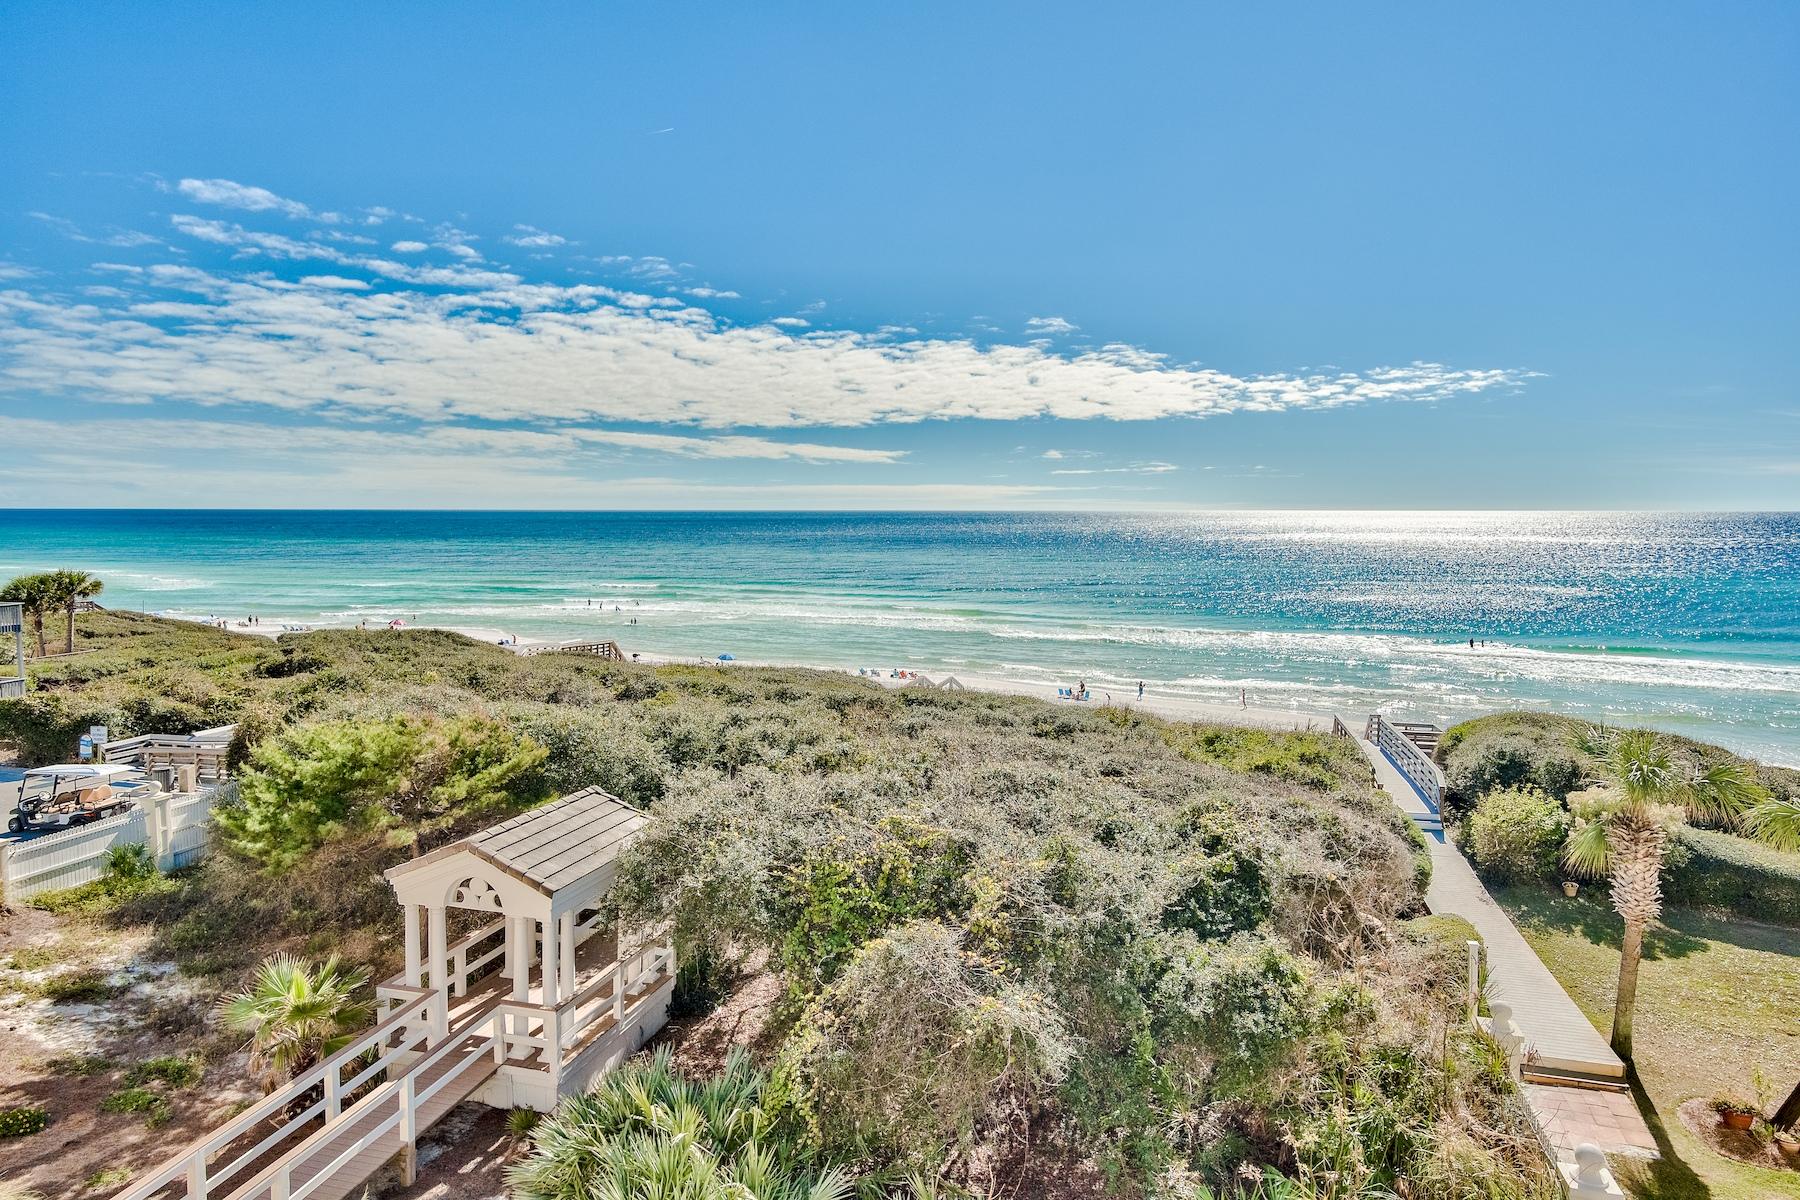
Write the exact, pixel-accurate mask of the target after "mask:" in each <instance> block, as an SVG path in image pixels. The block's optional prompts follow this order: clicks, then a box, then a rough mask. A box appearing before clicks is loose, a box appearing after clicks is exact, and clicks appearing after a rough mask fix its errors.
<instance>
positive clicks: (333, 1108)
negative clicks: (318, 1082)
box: [325, 1066, 344, 1125]
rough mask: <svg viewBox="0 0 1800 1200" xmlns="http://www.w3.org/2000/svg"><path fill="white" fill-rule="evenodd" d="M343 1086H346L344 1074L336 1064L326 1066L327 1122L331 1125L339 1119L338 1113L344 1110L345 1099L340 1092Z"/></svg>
mask: <svg viewBox="0 0 1800 1200" xmlns="http://www.w3.org/2000/svg"><path fill="white" fill-rule="evenodd" d="M343 1086H344V1078H343V1074H342V1073H341V1072H340V1071H339V1070H338V1068H337V1067H334V1066H333V1067H326V1068H325V1123H326V1124H327V1125H329V1124H331V1123H332V1122H333V1121H335V1120H337V1119H338V1113H340V1112H342V1111H343V1108H344V1104H343V1100H342V1098H341V1097H340V1096H339V1094H338V1093H339V1092H340V1091H341V1090H342V1088H343Z"/></svg>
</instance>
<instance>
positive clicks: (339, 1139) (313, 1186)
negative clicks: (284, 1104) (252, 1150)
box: [230, 1035, 499, 1200]
mask: <svg viewBox="0 0 1800 1200" xmlns="http://www.w3.org/2000/svg"><path fill="white" fill-rule="evenodd" d="M452 1036H456V1035H452ZM476 1055H478V1056H480V1059H481V1061H479V1062H472V1061H470V1059H471V1057H472V1056H476ZM459 1067H463V1068H465V1069H464V1070H463V1071H462V1073H461V1074H460V1075H458V1076H457V1078H455V1079H454V1080H452V1081H451V1082H450V1083H449V1084H448V1085H446V1086H445V1087H444V1088H442V1089H441V1090H440V1091H438V1092H437V1093H436V1094H434V1095H432V1096H431V1097H430V1098H429V1099H427V1100H426V1101H425V1102H424V1103H422V1104H420V1105H419V1106H418V1108H417V1110H416V1112H415V1114H414V1118H413V1119H414V1132H415V1136H416V1135H417V1134H422V1133H424V1132H425V1131H426V1130H427V1129H429V1128H431V1127H432V1126H433V1125H435V1124H437V1123H438V1121H439V1120H441V1119H442V1118H443V1117H444V1115H445V1114H446V1113H448V1112H449V1111H450V1110H451V1109H453V1108H455V1107H456V1106H457V1105H458V1104H460V1103H462V1101H464V1100H465V1099H467V1098H468V1097H469V1094H470V1093H472V1092H473V1091H475V1089H476V1088H478V1087H480V1086H481V1085H482V1083H483V1082H485V1081H486V1080H487V1078H488V1077H489V1076H491V1075H492V1074H493V1073H494V1072H495V1071H496V1070H498V1069H499V1064H498V1063H496V1062H495V1061H494V1056H493V1053H492V1052H491V1051H490V1050H488V1049H487V1047H486V1045H485V1044H484V1043H483V1042H481V1041H479V1040H475V1039H469V1040H467V1041H465V1042H464V1044H463V1045H461V1046H459V1047H458V1048H457V1049H456V1050H455V1051H454V1052H453V1053H451V1054H448V1055H446V1056H445V1057H444V1058H443V1059H441V1060H440V1061H438V1062H435V1063H432V1064H431V1065H430V1066H429V1067H427V1068H426V1069H425V1070H423V1071H414V1072H412V1075H413V1088H414V1090H415V1091H417V1092H424V1091H425V1090H426V1089H428V1088H429V1087H430V1086H431V1085H432V1084H434V1083H436V1082H437V1081H438V1080H440V1079H442V1078H443V1077H444V1076H446V1075H449V1074H450V1073H451V1072H453V1071H456V1070H457V1069H458V1068H459ZM398 1116H399V1110H398V1108H397V1107H396V1106H395V1105H394V1104H386V1103H379V1104H369V1105H362V1106H359V1107H358V1108H352V1109H348V1110H346V1111H345V1113H344V1119H343V1120H340V1121H338V1122H337V1123H335V1124H332V1125H327V1126H326V1127H325V1128H323V1129H321V1130H319V1131H318V1132H317V1133H314V1134H313V1135H312V1136H311V1137H309V1138H307V1139H306V1140H305V1141H303V1142H301V1143H299V1144H298V1145H296V1146H294V1147H293V1148H292V1149H291V1150H289V1151H287V1152H286V1153H285V1154H283V1155H282V1156H281V1157H280V1158H279V1159H277V1160H276V1161H275V1162H274V1163H272V1164H271V1165H270V1166H269V1167H268V1168H266V1169H265V1170H263V1171H262V1172H260V1173H259V1174H258V1175H257V1176H256V1178H254V1179H252V1180H251V1181H250V1182H249V1183H247V1184H245V1185H244V1186H243V1187H241V1188H238V1189H237V1190H235V1191H233V1192H232V1193H231V1196H230V1200H273V1198H274V1197H276V1196H277V1194H278V1189H277V1187H276V1179H275V1177H276V1175H277V1174H279V1173H280V1171H281V1169H282V1167H283V1166H284V1165H286V1164H289V1163H293V1164H296V1165H295V1166H294V1167H293V1168H292V1172H291V1177H290V1180H289V1183H288V1188H287V1191H286V1193H285V1194H286V1195H291V1196H298V1195H300V1194H301V1193H302V1192H303V1191H304V1192H305V1196H306V1200H344V1198H345V1197H347V1196H349V1195H351V1194H353V1193H360V1191H361V1189H362V1187H363V1185H364V1184H365V1183H366V1182H367V1181H368V1179H369V1177H370V1176H371V1175H373V1174H374V1173H375V1172H376V1171H378V1170H380V1169H381V1167H382V1165H383V1164H385V1163H386V1162H387V1161H388V1160H389V1159H391V1158H393V1157H394V1156H395V1155H396V1154H401V1153H403V1152H405V1151H406V1149H407V1141H406V1137H405V1135H404V1134H403V1133H402V1132H401V1129H400V1127H399V1124H398V1120H397V1118H398ZM384 1124H385V1125H388V1128H386V1129H385V1130H383V1129H382V1126H383V1125H384ZM377 1130H380V1131H381V1132H379V1133H377V1132H376V1131H377ZM370 1134H376V1136H375V1137H373V1138H370V1137H369V1135H370ZM365 1139H368V1144H367V1145H365V1146H361V1147H358V1145H357V1143H359V1142H362V1141H364V1140H365ZM307 1189H310V1190H307Z"/></svg>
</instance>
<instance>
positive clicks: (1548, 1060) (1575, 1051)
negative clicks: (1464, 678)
mask: <svg viewBox="0 0 1800 1200" xmlns="http://www.w3.org/2000/svg"><path fill="white" fill-rule="evenodd" d="M1353 728H1354V727H1353ZM1356 742H1357V745H1359V746H1361V747H1362V751H1363V754H1364V755H1365V756H1366V757H1367V758H1368V760H1369V763H1370V765H1372V766H1373V767H1374V768H1375V778H1376V780H1377V781H1379V782H1380V784H1381V786H1382V789H1383V790H1384V791H1386V792H1387V793H1388V795H1389V796H1391V797H1393V799H1394V803H1396V804H1398V805H1399V806H1400V808H1401V811H1403V812H1405V813H1406V815H1407V816H1409V817H1411V818H1412V819H1413V822H1414V824H1416V825H1418V826H1419V829H1420V831H1421V832H1423V833H1424V834H1425V842H1426V845H1427V846H1428V847H1429V848H1430V851H1431V885H1430V887H1429V888H1427V889H1426V892H1425V906H1426V907H1427V908H1429V909H1430V910H1431V911H1432V912H1434V913H1447V914H1450V915H1452V916H1458V917H1461V918H1463V920H1465V921H1467V922H1468V923H1469V924H1471V925H1473V926H1474V927H1475V931H1476V932H1477V933H1479V934H1480V935H1481V942H1482V953H1483V955H1484V957H1485V960H1486V962H1487V974H1488V979H1487V996H1488V1002H1489V1003H1490V1004H1495V1003H1502V1004H1510V1005H1511V1006H1512V1010H1513V1021H1514V1022H1515V1023H1516V1024H1517V1025H1518V1026H1519V1030H1520V1032H1522V1033H1523V1034H1524V1035H1525V1042H1526V1046H1527V1049H1528V1051H1529V1052H1530V1056H1531V1058H1532V1060H1533V1061H1532V1064H1531V1065H1533V1066H1536V1067H1538V1068H1541V1069H1543V1070H1546V1071H1553V1072H1558V1073H1563V1074H1569V1075H1573V1076H1578V1077H1584V1078H1587V1079H1591V1080H1593V1081H1596V1082H1609V1083H1612V1084H1614V1085H1623V1083H1624V1081H1625V1064H1624V1063H1622V1062H1620V1061H1619V1056H1618V1055H1616V1054H1614V1053H1613V1052H1612V1047H1610V1046H1608V1045H1607V1044H1606V1039H1605V1038H1603V1037H1601V1036H1600V1033H1599V1031H1598V1030H1596V1029H1595V1028H1594V1026H1593V1023H1592V1022H1590V1021H1589V1020H1588V1019H1587V1017H1586V1015H1584V1014H1583V1013H1582V1011H1581V1010H1580V1009H1579V1008H1577V1007H1576V1006H1575V1002H1574V1001H1573V1000H1571V999H1569V993H1567V992H1565V991H1564V990H1563V987H1562V984H1560V983H1558V982H1556V976H1554V975H1552V974H1551V973H1550V969H1549V968H1548V967H1546V966H1545V965H1544V964H1543V961H1542V960H1541V959H1539V958H1538V956H1537V954H1536V953H1535V952H1534V951H1533V950H1532V949H1531V946H1530V944H1529V943H1527V942H1526V941H1525V938H1524V936H1523V935H1521V934H1520V933H1519V930H1518V927H1517V926H1515V925H1514V924H1513V923H1512V918H1510V917H1508V916H1507V915H1506V913H1505V912H1504V911H1502V910H1501V908H1500V906H1499V905H1498V904H1495V903H1494V899H1493V897H1492V896H1489V895H1488V892H1487V888H1485V887H1483V886H1482V884H1481V880H1480V879H1479V878H1477V877H1476V875H1475V869H1474V868H1473V867H1471V866H1469V861H1468V859H1466V858H1464V857H1463V856H1462V851H1460V850H1458V849H1457V848H1456V847H1455V846H1454V845H1453V844H1452V843H1451V842H1450V839H1449V838H1448V836H1446V835H1445V833H1444V826H1443V822H1442V821H1440V820H1439V818H1438V814H1437V811H1436V810H1435V809H1433V808H1432V807H1431V805H1430V804H1429V803H1427V802H1426V800H1425V798H1424V797H1423V796H1421V795H1420V794H1419V793H1418V791H1417V789H1415V788H1414V787H1413V785H1412V784H1411V783H1409V782H1408V781H1407V779H1406V777H1405V776H1404V775H1402V774H1401V773H1400V772H1399V771H1398V770H1397V769H1396V768H1395V767H1394V764H1393V763H1391V762H1389V761H1388V759H1387V756H1386V755H1384V754H1383V753H1382V752H1381V751H1380V750H1379V749H1377V748H1376V747H1375V746H1374V744H1373V743H1371V742H1369V741H1368V740H1367V739H1366V738H1362V737H1358V738H1356Z"/></svg>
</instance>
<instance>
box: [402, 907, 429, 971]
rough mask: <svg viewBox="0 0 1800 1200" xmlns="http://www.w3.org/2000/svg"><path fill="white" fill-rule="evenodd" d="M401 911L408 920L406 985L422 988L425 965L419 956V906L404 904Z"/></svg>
mask: <svg viewBox="0 0 1800 1200" xmlns="http://www.w3.org/2000/svg"><path fill="white" fill-rule="evenodd" d="M400 907H401V909H402V910H403V915H404V916H405V918H406V984H407V986H408V987H422V986H423V984H422V982H421V980H420V975H421V974H422V973H423V970H424V964H423V963H422V962H421V961H420V954H419V906H418V905H416V904H402V905H401V906H400Z"/></svg>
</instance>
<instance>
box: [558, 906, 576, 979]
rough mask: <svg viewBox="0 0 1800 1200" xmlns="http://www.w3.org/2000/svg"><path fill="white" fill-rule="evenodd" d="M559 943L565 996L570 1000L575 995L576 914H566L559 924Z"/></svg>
mask: <svg viewBox="0 0 1800 1200" xmlns="http://www.w3.org/2000/svg"><path fill="white" fill-rule="evenodd" d="M556 940H557V942H558V943H559V945H560V946H561V954H560V955H559V956H558V957H559V958H560V959H561V962H562V975H563V994H564V995H565V996H568V997H570V998H573V997H574V995H575V914H574V913H572V912H568V913H564V914H563V915H562V918H561V920H559V921H558V922H557V939H556Z"/></svg>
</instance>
